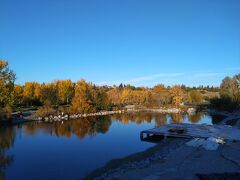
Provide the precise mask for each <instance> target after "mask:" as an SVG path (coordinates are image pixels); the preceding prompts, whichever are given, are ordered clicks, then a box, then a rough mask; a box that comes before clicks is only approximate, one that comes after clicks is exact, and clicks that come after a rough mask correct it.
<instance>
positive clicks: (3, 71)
mask: <svg viewBox="0 0 240 180" xmlns="http://www.w3.org/2000/svg"><path fill="white" fill-rule="evenodd" d="M15 79H16V76H15V74H14V73H13V71H12V70H10V69H9V66H8V62H7V61H3V60H0V112H1V113H0V114H1V115H4V114H9V113H10V112H11V108H10V107H15V108H16V107H23V106H25V107H29V106H42V105H46V107H47V108H48V109H49V111H51V109H50V107H51V106H53V105H55V106H59V105H68V106H70V110H71V111H72V112H80V113H87V112H97V111H101V110H109V109H110V108H113V107H123V106H125V105H137V106H144V107H160V106H170V105H171V106H172V105H173V106H179V105H181V104H182V102H187V101H188V102H191V103H196V102H202V101H203V100H204V99H203V96H202V93H201V91H202V89H201V91H200V90H195V89H192V90H189V89H187V88H186V87H183V85H182V86H174V87H169V86H168V87H166V86H164V85H162V84H160V85H156V86H155V87H153V88H144V87H134V86H131V85H123V84H120V86H112V87H108V86H96V85H94V84H92V83H88V82H86V81H84V80H80V81H78V82H77V83H74V82H72V81H71V80H57V81H53V82H51V83H37V82H26V83H25V84H24V85H17V84H14V82H15ZM0 118H1V117H0ZM5 118H6V117H5Z"/></svg>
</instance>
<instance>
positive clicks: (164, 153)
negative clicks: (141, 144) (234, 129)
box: [85, 139, 240, 180]
mask: <svg viewBox="0 0 240 180" xmlns="http://www.w3.org/2000/svg"><path fill="white" fill-rule="evenodd" d="M186 142H187V140H186V139H168V140H164V141H162V142H160V143H159V144H158V145H156V146H155V147H153V148H150V149H148V150H146V151H144V152H141V153H137V154H134V155H131V156H129V157H126V158H123V159H118V160H113V161H111V162H109V163H108V164H106V166H104V167H102V168H100V169H98V170H96V171H94V172H92V173H91V174H89V175H88V176H86V177H85V179H97V180H98V179H109V180H110V179H133V180H135V179H136V180H137V179H143V180H150V179H151V180H152V179H153V180H157V179H201V178H200V177H202V176H207V177H212V178H213V177H215V176H221V177H223V176H225V177H226V179H229V178H230V179H231V177H234V176H235V177H236V175H238V177H239V175H240V174H239V173H240V154H239V153H238V152H239V150H240V143H239V142H226V144H223V145H221V146H220V147H219V149H218V150H216V151H208V150H205V149H204V148H202V147H189V146H187V145H186ZM215 179H217V178H215Z"/></svg>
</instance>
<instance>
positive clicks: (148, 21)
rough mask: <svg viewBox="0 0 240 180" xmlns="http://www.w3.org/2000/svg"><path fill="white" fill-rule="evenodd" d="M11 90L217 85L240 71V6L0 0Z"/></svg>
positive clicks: (163, 0) (215, 0) (203, 1)
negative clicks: (64, 83)
mask: <svg viewBox="0 0 240 180" xmlns="http://www.w3.org/2000/svg"><path fill="white" fill-rule="evenodd" d="M0 7H1V11H0V26H1V28H0V58H2V59H4V60H8V61H9V63H10V66H11V68H12V69H14V71H15V72H16V74H17V83H21V84H23V83H24V82H26V81H38V82H50V81H52V80H56V79H72V80H73V81H77V80H79V79H81V78H84V79H86V80H87V81H92V82H94V83H97V84H109V85H111V84H119V83H120V82H123V83H131V84H134V85H137V86H152V85H154V84H158V83H164V84H167V85H173V84H187V85H190V86H193V85H202V84H203V85H214V86H217V85H219V83H220V82H221V80H222V79H223V78H224V77H225V76H232V75H234V74H236V73H239V72H240V1H239V0H182V1H179V0H21V1H19V0H0Z"/></svg>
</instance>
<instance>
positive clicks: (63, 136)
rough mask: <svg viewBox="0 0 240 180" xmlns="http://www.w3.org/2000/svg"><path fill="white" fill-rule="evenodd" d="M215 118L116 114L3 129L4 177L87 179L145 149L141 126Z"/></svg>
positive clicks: (0, 170)
mask: <svg viewBox="0 0 240 180" xmlns="http://www.w3.org/2000/svg"><path fill="white" fill-rule="evenodd" d="M212 120H213V119H212V117H211V116H208V115H207V114H203V113H198V114H196V115H194V116H182V115H179V114H176V115H172V116H170V115H161V114H146V113H141V114H137V115H114V116H103V117H97V118H96V117H95V118H85V119H79V120H71V121H65V122H64V123H63V124H62V123H53V124H50V123H41V124H32V125H23V126H21V127H9V128H0V164H1V165H0V180H1V179H7V180H18V179H21V180H22V179H24V180H35V179H41V180H42V179H58V180H59V179H82V177H84V175H86V174H87V173H88V172H90V171H92V170H94V169H96V168H98V167H101V166H102V165H104V164H105V163H106V162H108V161H109V160H111V159H115V158H121V157H125V156H127V155H130V154H132V153H136V152H140V151H143V150H145V149H147V148H149V147H151V146H153V145H154V144H151V143H148V142H141V141H140V138H139V133H140V131H142V130H146V129H150V128H153V127H156V126H161V125H164V124H167V123H170V122H188V123H189V122H190V123H206V124H212Z"/></svg>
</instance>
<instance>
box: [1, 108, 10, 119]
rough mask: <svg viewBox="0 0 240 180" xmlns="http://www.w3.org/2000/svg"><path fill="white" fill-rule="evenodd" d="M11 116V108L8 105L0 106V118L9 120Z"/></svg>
mask: <svg viewBox="0 0 240 180" xmlns="http://www.w3.org/2000/svg"><path fill="white" fill-rule="evenodd" d="M11 117H12V108H11V107H10V106H8V105H7V106H5V107H4V108H2V109H1V108H0V120H10V119H11Z"/></svg>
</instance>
